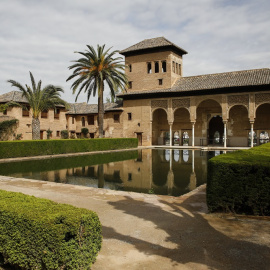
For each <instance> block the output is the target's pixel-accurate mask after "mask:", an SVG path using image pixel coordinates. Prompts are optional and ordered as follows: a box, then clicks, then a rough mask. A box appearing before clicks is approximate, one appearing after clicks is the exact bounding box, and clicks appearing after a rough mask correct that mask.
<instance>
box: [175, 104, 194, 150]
mask: <svg viewBox="0 0 270 270" xmlns="http://www.w3.org/2000/svg"><path fill="white" fill-rule="evenodd" d="M172 131H173V135H174V136H173V145H184V140H183V139H184V135H186V133H187V134H188V136H189V137H191V135H192V134H191V133H192V124H191V122H190V113H189V111H188V109H186V108H177V109H175V110H174V122H173V126H172ZM188 144H189V145H191V142H190V141H189V143H188Z"/></svg>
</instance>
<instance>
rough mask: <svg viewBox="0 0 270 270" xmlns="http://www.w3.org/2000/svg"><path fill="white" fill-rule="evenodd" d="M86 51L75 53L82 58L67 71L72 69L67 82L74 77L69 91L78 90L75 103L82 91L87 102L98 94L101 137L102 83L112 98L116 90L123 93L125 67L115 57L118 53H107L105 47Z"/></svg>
mask: <svg viewBox="0 0 270 270" xmlns="http://www.w3.org/2000/svg"><path fill="white" fill-rule="evenodd" d="M87 48H88V50H86V51H85V52H77V53H79V54H81V55H82V56H83V57H82V58H80V59H78V60H75V61H74V62H75V64H74V65H71V66H70V67H69V69H70V70H71V69H73V74H72V75H71V76H69V77H68V79H67V81H69V80H71V79H73V78H75V77H76V80H75V81H74V82H73V83H72V85H71V89H72V90H73V94H74V93H75V92H76V91H77V90H78V92H77V96H76V101H77V98H78V96H79V94H80V93H81V92H82V91H84V92H85V93H87V102H88V101H89V98H90V96H91V95H93V96H95V95H96V93H98V124H99V137H100V138H102V137H103V118H104V105H103V92H104V82H106V83H107V85H108V86H109V89H110V91H111V95H112V96H113V97H114V96H115V92H116V91H117V90H118V89H121V91H124V90H125V89H126V86H127V83H128V79H127V76H126V75H125V73H124V69H125V65H124V64H123V63H122V58H121V57H115V54H116V53H118V51H112V52H109V51H110V49H111V48H110V49H108V50H105V45H102V46H99V45H97V51H95V49H94V48H93V47H92V46H89V45H87Z"/></svg>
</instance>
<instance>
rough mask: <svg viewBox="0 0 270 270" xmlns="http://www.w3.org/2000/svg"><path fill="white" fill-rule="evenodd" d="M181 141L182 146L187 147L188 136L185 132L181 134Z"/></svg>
mask: <svg viewBox="0 0 270 270" xmlns="http://www.w3.org/2000/svg"><path fill="white" fill-rule="evenodd" d="M182 140H183V145H184V146H186V145H189V136H188V133H187V131H185V132H184V133H183V136H182Z"/></svg>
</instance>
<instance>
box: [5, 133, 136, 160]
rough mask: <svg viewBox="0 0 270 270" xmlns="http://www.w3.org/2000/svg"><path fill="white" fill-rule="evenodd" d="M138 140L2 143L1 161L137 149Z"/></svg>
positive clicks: (104, 139)
mask: <svg viewBox="0 0 270 270" xmlns="http://www.w3.org/2000/svg"><path fill="white" fill-rule="evenodd" d="M137 146H138V139H136V138H120V139H111V138H102V139H84V140H81V139H74V140H33V141H5V142H0V159H1V158H13V157H29V156H41V155H56V154H66V153H79V152H92V151H105V150H116V149H127V148H136V147H137Z"/></svg>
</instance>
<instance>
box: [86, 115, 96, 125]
mask: <svg viewBox="0 0 270 270" xmlns="http://www.w3.org/2000/svg"><path fill="white" fill-rule="evenodd" d="M87 121H88V125H94V124H95V116H94V115H88V117H87Z"/></svg>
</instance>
